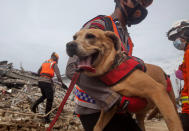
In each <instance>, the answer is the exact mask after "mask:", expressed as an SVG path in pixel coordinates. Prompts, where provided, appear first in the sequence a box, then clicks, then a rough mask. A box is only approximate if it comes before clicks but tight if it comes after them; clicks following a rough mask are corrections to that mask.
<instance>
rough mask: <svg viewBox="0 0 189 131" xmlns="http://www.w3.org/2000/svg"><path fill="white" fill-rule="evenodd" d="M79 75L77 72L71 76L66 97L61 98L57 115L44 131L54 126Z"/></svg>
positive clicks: (48, 130)
mask: <svg viewBox="0 0 189 131" xmlns="http://www.w3.org/2000/svg"><path fill="white" fill-rule="evenodd" d="M79 75H80V73H77V72H76V73H75V74H74V76H73V78H72V81H71V83H70V86H69V88H68V90H67V92H66V95H65V96H64V98H63V100H62V102H61V104H60V106H59V107H58V111H57V113H56V116H55V117H54V119H53V120H52V121H51V123H50V125H49V127H48V128H47V130H46V131H50V130H51V129H52V128H53V126H54V124H55V123H56V121H57V120H58V117H59V116H60V114H61V112H62V110H63V108H64V105H65V103H66V101H67V99H68V97H69V96H70V93H71V92H72V90H73V88H74V85H75V84H76V81H77V79H78V78H79Z"/></svg>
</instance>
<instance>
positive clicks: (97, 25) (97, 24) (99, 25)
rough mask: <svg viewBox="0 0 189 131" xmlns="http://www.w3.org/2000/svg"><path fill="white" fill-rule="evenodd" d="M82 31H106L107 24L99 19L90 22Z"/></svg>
mask: <svg viewBox="0 0 189 131" xmlns="http://www.w3.org/2000/svg"><path fill="white" fill-rule="evenodd" d="M82 29H101V30H105V22H104V21H103V20H102V19H97V20H93V21H90V22H88V23H87V24H86V25H85V26H84V27H83V28H82Z"/></svg>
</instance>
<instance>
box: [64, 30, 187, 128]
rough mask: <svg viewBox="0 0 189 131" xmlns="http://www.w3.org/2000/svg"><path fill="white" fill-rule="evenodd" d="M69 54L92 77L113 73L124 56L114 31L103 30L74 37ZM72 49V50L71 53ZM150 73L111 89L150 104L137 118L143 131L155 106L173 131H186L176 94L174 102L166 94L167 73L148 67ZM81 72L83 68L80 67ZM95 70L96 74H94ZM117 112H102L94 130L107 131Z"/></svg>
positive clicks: (135, 74)
mask: <svg viewBox="0 0 189 131" xmlns="http://www.w3.org/2000/svg"><path fill="white" fill-rule="evenodd" d="M66 46H67V54H68V55H69V56H73V55H76V56H78V57H79V63H80V65H82V63H85V65H88V66H90V67H92V69H86V70H83V71H84V73H85V74H86V75H88V76H91V77H97V76H102V75H104V74H105V73H107V72H108V71H110V70H111V69H112V66H113V65H114V63H115V61H116V59H118V57H117V56H124V54H123V53H122V52H121V42H120V39H119V38H118V37H117V36H116V34H114V33H113V32H111V31H102V30H99V29H84V30H81V31H79V32H77V33H76V34H75V35H74V40H73V41H71V42H69V43H67V45H66ZM68 48H69V49H68ZM145 65H146V67H147V72H146V73H144V72H143V71H141V70H138V69H136V70H135V71H133V72H132V73H131V74H130V75H129V76H128V77H126V78H124V79H123V80H121V81H120V82H119V83H117V84H115V85H113V86H111V89H112V90H114V91H116V92H118V93H120V94H121V95H124V96H126V97H133V96H137V97H141V98H145V99H146V100H147V101H148V105H147V106H146V108H145V109H143V110H142V111H140V112H137V113H136V118H137V120H138V121H139V124H140V126H141V128H142V129H143V130H145V128H144V117H145V115H146V112H147V111H148V110H149V109H150V108H152V107H153V104H154V105H155V106H156V107H157V108H158V109H159V111H160V112H161V114H162V115H163V117H164V119H165V122H166V124H167V127H168V129H169V130H170V131H183V129H182V125H181V122H180V119H179V117H178V114H177V111H176V109H175V106H174V102H172V101H175V100H174V94H173V92H171V93H170V96H171V99H170V97H169V95H168V93H167V92H166V88H165V87H166V86H167V83H166V80H165V76H164V72H163V70H162V69H161V68H160V67H158V66H155V65H150V64H145ZM78 68H81V69H82V67H80V66H78ZM94 70H95V71H94ZM116 111H117V106H115V107H113V108H112V109H111V110H110V111H108V112H104V111H103V109H102V111H101V115H100V118H99V120H98V122H97V124H96V126H95V128H94V130H95V131H100V130H103V128H104V127H105V126H106V125H107V123H108V122H109V121H110V120H111V118H112V117H113V115H114V114H115V113H116Z"/></svg>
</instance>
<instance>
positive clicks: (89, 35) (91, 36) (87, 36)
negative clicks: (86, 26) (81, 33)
mask: <svg viewBox="0 0 189 131" xmlns="http://www.w3.org/2000/svg"><path fill="white" fill-rule="evenodd" d="M85 37H86V39H94V38H95V37H96V36H95V35H93V34H91V33H89V34H87V35H86V36H85Z"/></svg>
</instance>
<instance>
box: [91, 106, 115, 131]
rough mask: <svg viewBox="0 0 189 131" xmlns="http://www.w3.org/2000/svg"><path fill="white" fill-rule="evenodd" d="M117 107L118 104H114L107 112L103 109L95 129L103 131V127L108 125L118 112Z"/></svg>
mask: <svg viewBox="0 0 189 131" xmlns="http://www.w3.org/2000/svg"><path fill="white" fill-rule="evenodd" d="M117 109H118V106H117V105H115V106H113V107H112V108H111V109H110V110H108V111H107V112H104V110H103V109H101V113H100V117H99V119H98V121H97V123H96V125H95V127H94V129H93V131H103V129H104V128H105V127H106V125H107V124H108V123H109V122H110V120H111V119H112V117H113V116H114V114H115V113H116V111H117Z"/></svg>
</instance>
